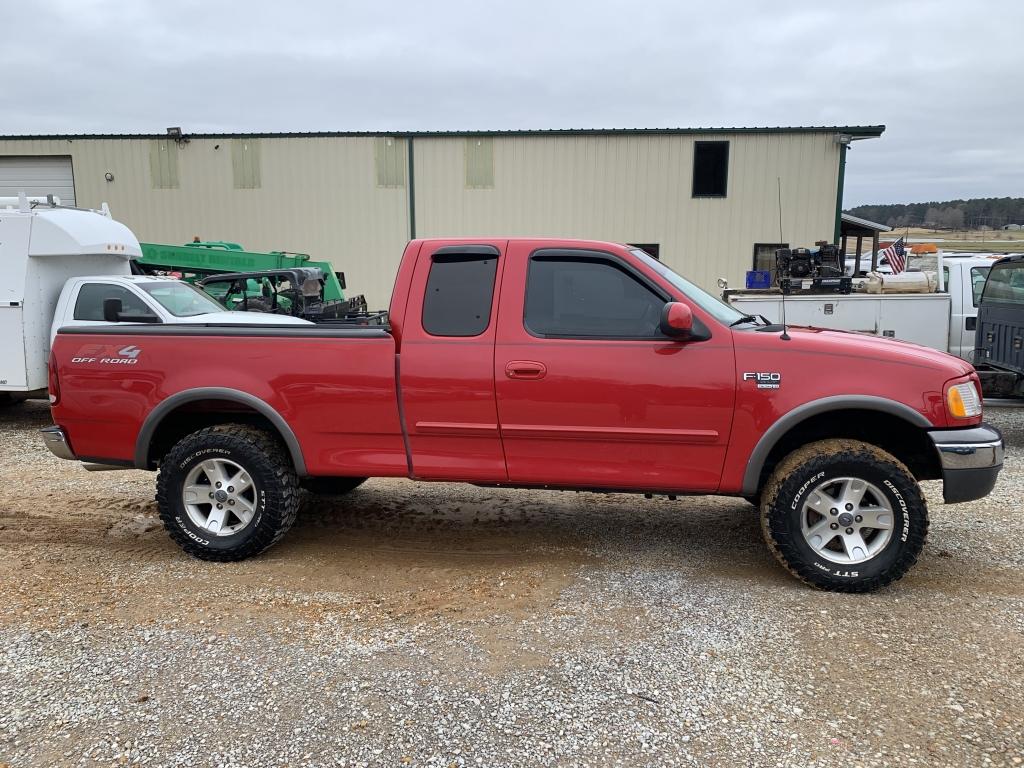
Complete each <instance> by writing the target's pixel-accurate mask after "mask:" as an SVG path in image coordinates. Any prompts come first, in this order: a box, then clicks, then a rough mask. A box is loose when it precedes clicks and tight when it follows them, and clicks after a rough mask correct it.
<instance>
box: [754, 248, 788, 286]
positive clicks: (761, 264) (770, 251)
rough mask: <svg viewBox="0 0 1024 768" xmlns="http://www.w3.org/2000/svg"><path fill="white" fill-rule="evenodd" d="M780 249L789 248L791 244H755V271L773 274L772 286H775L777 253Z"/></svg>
mask: <svg viewBox="0 0 1024 768" xmlns="http://www.w3.org/2000/svg"><path fill="white" fill-rule="evenodd" d="M779 248H789V243H754V266H753V268H754V269H757V270H762V271H765V272H770V273H771V280H772V285H775V252H776V251H777V250H779Z"/></svg>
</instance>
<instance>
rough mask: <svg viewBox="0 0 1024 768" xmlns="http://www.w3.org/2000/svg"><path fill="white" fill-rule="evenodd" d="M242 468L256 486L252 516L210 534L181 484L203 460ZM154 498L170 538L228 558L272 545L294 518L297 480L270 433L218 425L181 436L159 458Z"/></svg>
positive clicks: (197, 552) (206, 556) (205, 556)
mask: <svg viewBox="0 0 1024 768" xmlns="http://www.w3.org/2000/svg"><path fill="white" fill-rule="evenodd" d="M216 458H223V459H229V460H230V461H233V462H235V463H237V464H239V465H240V466H242V467H244V468H245V470H246V472H248V473H249V475H250V476H251V477H252V479H253V481H254V483H255V486H256V488H257V489H258V493H257V500H256V502H257V503H256V512H255V515H254V517H253V520H252V521H251V522H250V523H249V524H248V525H247V526H246V527H245V528H243V529H242V530H240V531H238V532H237V533H235V534H233V535H230V536H216V535H210V534H209V533H208V532H206V531H204V530H203V529H202V528H199V527H198V526H196V525H195V523H194V522H193V521H192V520H191V519H190V518H189V516H188V514H187V512H186V510H185V503H184V500H183V498H182V487H183V485H184V482H185V478H186V476H187V475H188V473H189V471H190V470H191V469H192V468H193V467H194V466H195V465H196V464H198V463H200V462H201V461H205V460H207V459H216ZM156 501H157V505H158V507H159V510H160V519H161V520H162V521H163V524H164V527H165V528H166V529H167V532H168V533H169V534H170V535H171V538H172V539H174V541H175V542H176V543H177V544H178V546H180V547H181V548H182V549H183V550H185V551H186V552H187V553H188V554H190V555H192V556H193V557H198V558H200V559H201V560H215V561H220V562H229V561H234V560H244V559H246V558H248V557H252V556H253V555H258V554H260V553H261V552H263V551H265V550H266V549H268V548H269V547H271V546H273V545H274V544H276V543H277V542H278V541H280V540H281V538H282V537H283V536H284V535H285V533H287V532H288V529H289V528H291V527H292V524H293V523H294V522H295V517H296V514H297V513H298V509H299V482H298V478H297V477H296V475H295V469H294V468H293V466H292V463H291V460H290V458H289V457H288V454H287V452H286V451H285V449H284V447H283V446H282V445H281V444H280V443H279V442H278V441H277V440H276V439H274V437H273V436H271V435H270V434H268V433H267V432H265V431H263V430H261V429H258V428H256V427H251V426H247V425H244V424H219V425H217V426H213V427H207V428H205V429H201V430H199V431H198V432H193V433H192V434H190V435H187V436H186V437H184V438H182V439H181V440H180V441H179V442H178V443H177V444H176V445H175V446H174V447H173V448H171V450H170V452H169V453H168V454H167V455H166V456H165V457H164V459H163V461H161V462H160V472H159V474H158V476H157V484H156Z"/></svg>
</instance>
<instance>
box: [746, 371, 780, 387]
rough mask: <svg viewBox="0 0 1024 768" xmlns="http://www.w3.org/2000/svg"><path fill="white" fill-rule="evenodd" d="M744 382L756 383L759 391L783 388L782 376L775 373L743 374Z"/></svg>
mask: <svg viewBox="0 0 1024 768" xmlns="http://www.w3.org/2000/svg"><path fill="white" fill-rule="evenodd" d="M743 380H744V381H756V382H757V388H758V389H778V388H779V387H780V386H782V374H781V373H775V372H774V371H748V372H746V373H744V374H743Z"/></svg>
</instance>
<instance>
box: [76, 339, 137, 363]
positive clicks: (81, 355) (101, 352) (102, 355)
mask: <svg viewBox="0 0 1024 768" xmlns="http://www.w3.org/2000/svg"><path fill="white" fill-rule="evenodd" d="M141 352H142V350H141V349H139V348H138V347H136V346H134V345H131V344H129V345H128V346H127V347H121V348H120V349H118V347H117V345H114V346H107V345H103V344H86V345H85V346H84V347H82V348H81V349H80V350H78V354H77V355H76V356H75V357H72V358H71V362H72V363H100V364H102V365H136V364H138V362H139V354H140V353H141Z"/></svg>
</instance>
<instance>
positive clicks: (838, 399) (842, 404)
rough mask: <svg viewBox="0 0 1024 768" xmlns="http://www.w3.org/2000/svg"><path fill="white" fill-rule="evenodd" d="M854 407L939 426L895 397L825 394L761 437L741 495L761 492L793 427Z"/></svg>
mask: <svg viewBox="0 0 1024 768" xmlns="http://www.w3.org/2000/svg"><path fill="white" fill-rule="evenodd" d="M854 409H855V410H859V411H878V412H880V413H886V414H889V415H890V416H896V417H898V418H901V419H903V420H904V421H907V422H910V423H911V424H913V425H914V426H917V427H921V428H922V429H934V428H935V425H934V424H932V423H931V422H930V421H928V419H926V418H925V417H924V416H923V415H922V414H921V413H919V412H918V411H915V410H914V409H913V408H911V407H910V406H909V405H905V404H903V403H900V402H897V401H895V400H887V399H886V398H884V397H875V396H873V395H835V396H833V397H823V398H821V399H820V400H812V401H811V402H809V403H804V404H803V405H800V406H797V407H796V408H794V409H793V410H791V411H790V412H789V413H787V414H786V415H785V416H783V417H782V418H780V419H779V420H778V421H776V422H775V423H774V424H772V425H771V426H770V427H769V428H768V430H767V431H766V432H765V433H764V434H763V435H761V439H760V440H758V441H757V445H755V446H754V450H753V451H752V452H751V454H750V458H749V459H748V460H747V469H746V471H745V472H744V473H743V488H742V490H741V491H740V493H741V495H743V496H753V495H754V494H756V493H757V483H758V480H760V479H761V470H762V469H763V468H764V463H765V461H766V460H767V459H768V454H769V453H771V451H772V449H773V448H774V447H775V445H776V444H777V443H778V442H779V440H781V439H782V437H783V436H784V435H785V434H786V433H787V432H789V430H791V429H792V428H793V427H795V426H796V425H797V424H799V423H800V422H802V421H805V420H806V419H809V418H810V417H812V416H817V415H818V414H821V413H827V412H828V411H847V410H854Z"/></svg>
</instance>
